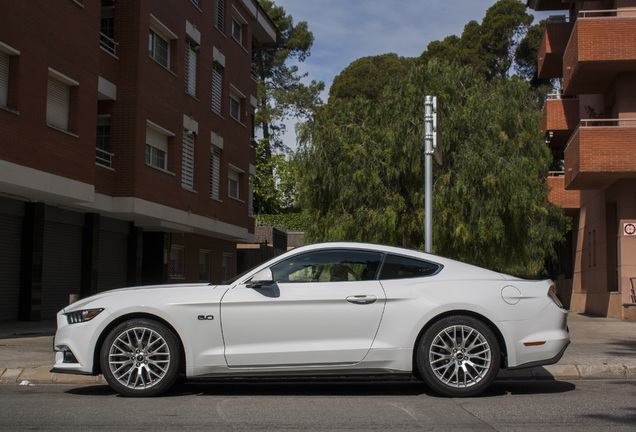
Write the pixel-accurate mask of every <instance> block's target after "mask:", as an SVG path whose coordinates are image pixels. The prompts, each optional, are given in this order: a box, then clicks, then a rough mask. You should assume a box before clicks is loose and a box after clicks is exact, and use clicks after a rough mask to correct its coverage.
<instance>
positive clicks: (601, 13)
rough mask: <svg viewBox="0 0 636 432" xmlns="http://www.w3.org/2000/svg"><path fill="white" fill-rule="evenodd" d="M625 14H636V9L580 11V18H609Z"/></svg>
mask: <svg viewBox="0 0 636 432" xmlns="http://www.w3.org/2000/svg"><path fill="white" fill-rule="evenodd" d="M624 16H636V9H605V10H582V11H579V18H607V17H624Z"/></svg>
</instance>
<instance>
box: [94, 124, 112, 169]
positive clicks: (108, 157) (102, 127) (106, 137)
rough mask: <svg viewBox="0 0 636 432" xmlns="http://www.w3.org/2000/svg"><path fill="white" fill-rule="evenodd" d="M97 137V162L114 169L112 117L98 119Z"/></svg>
mask: <svg viewBox="0 0 636 432" xmlns="http://www.w3.org/2000/svg"><path fill="white" fill-rule="evenodd" d="M95 137H96V140H95V141H96V142H95V162H96V163H98V164H99V165H103V166H106V167H109V168H110V167H112V164H113V154H112V153H111V152H110V116H99V117H97V132H96V134H95Z"/></svg>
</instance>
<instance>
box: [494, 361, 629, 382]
mask: <svg viewBox="0 0 636 432" xmlns="http://www.w3.org/2000/svg"><path fill="white" fill-rule="evenodd" d="M497 379H498V380H502V379H503V380H506V379H509V380H531V379H534V380H539V379H554V380H595V379H598V380H602V379H624V380H633V379H636V366H626V365H622V364H617V365H551V366H544V367H534V368H528V369H518V370H513V371H508V370H502V371H500V372H499V374H498V375H497Z"/></svg>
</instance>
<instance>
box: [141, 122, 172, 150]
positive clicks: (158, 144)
mask: <svg viewBox="0 0 636 432" xmlns="http://www.w3.org/2000/svg"><path fill="white" fill-rule="evenodd" d="M146 144H149V145H151V146H152V147H154V148H156V149H159V150H161V151H163V152H165V153H168V137H167V136H165V135H163V134H162V133H161V132H159V131H158V130H156V129H153V128H151V127H148V128H146Z"/></svg>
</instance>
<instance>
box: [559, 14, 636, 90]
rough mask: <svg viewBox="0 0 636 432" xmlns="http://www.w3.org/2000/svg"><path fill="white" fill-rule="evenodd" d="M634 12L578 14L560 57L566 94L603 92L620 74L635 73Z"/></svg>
mask: <svg viewBox="0 0 636 432" xmlns="http://www.w3.org/2000/svg"><path fill="white" fill-rule="evenodd" d="M635 32H636V9H620V10H607V11H581V12H580V13H579V18H578V20H577V21H576V23H575V24H574V29H573V30H572V35H571V36H570V41H569V43H568V46H567V48H566V50H565V54H564V56H563V88H564V91H565V93H566V94H598V93H604V92H605V91H606V90H607V88H608V87H609V85H610V84H611V83H612V81H613V80H614V79H615V78H616V75H617V74H618V73H620V72H633V71H636V43H634V33H635Z"/></svg>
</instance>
